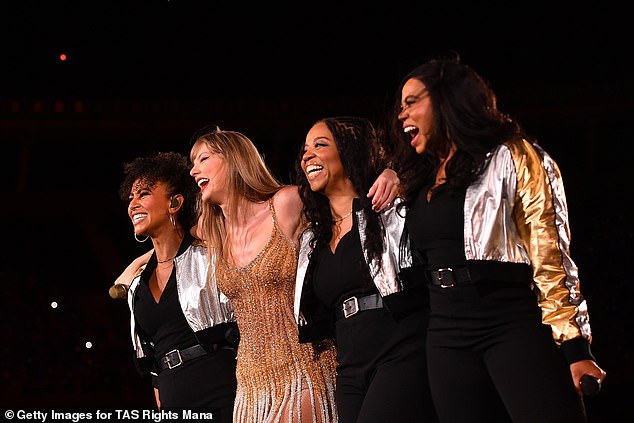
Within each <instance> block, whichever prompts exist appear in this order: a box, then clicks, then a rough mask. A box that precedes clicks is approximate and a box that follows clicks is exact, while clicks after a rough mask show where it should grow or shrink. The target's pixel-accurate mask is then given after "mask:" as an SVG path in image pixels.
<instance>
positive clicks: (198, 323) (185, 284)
mask: <svg viewBox="0 0 634 423" xmlns="http://www.w3.org/2000/svg"><path fill="white" fill-rule="evenodd" d="M213 266H215V255H214V256H213V257H212V267H211V269H212V275H211V277H210V278H209V281H208V280H207V272H208V271H209V269H210V267H209V256H208V253H207V247H205V246H204V245H198V244H192V245H190V246H189V247H187V249H185V251H184V252H183V253H182V254H180V255H178V256H177V257H176V258H175V259H174V267H175V271H176V287H177V292H178V302H179V304H180V305H181V308H182V310H183V314H184V315H185V319H186V320H187V323H188V324H189V326H190V327H191V328H192V330H193V331H194V332H199V331H201V330H203V329H207V328H210V327H212V326H216V325H219V324H221V323H228V322H235V320H236V319H235V314H234V311H233V306H232V305H231V302H230V301H229V299H228V298H227V297H226V296H225V295H224V294H223V293H222V292H220V291H219V290H218V287H217V285H216V277H215V274H214V272H213ZM144 267H145V266H143V267H142V268H141V269H139V272H138V275H136V277H135V278H134V279H133V281H132V283H131V284H130V289H129V291H128V306H129V307H130V331H131V335H132V346H133V348H134V349H135V351H136V357H137V358H143V357H145V356H146V354H145V353H144V351H143V348H142V340H141V338H140V337H139V335H138V333H137V332H136V329H135V318H134V294H135V292H136V289H137V288H138V286H139V283H140V281H141V271H142V270H143V268H144Z"/></svg>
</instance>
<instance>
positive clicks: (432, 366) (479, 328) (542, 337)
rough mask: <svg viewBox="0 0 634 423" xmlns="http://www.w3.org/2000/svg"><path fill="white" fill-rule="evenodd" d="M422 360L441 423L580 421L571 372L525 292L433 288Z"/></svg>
mask: <svg viewBox="0 0 634 423" xmlns="http://www.w3.org/2000/svg"><path fill="white" fill-rule="evenodd" d="M430 307H431V315H430V322H429V332H428V338H427V342H428V344H427V347H428V348H427V354H428V367H429V377H430V383H431V391H432V396H433V399H434V402H435V404H436V409H437V412H438V415H439V417H440V420H441V422H448V423H449V422H450V423H460V422H465V423H467V422H468V423H477V422H482V423H485V422H486V423H491V422H506V421H513V422H516V423H519V422H526V423H535V422H539V423H547V422H553V423H555V422H556V423H567V422H585V421H586V416H585V410H584V405H583V401H582V400H581V398H580V397H579V396H578V395H577V393H576V391H575V390H574V384H573V381H572V377H571V374H570V368H569V365H568V364H567V362H566V361H565V359H564V356H563V353H562V352H561V351H559V349H558V347H557V346H556V344H555V342H554V340H553V338H552V335H551V329H550V327H549V326H547V325H544V324H542V321H541V310H540V308H539V307H538V305H537V299H536V297H535V294H534V293H533V292H532V291H531V290H530V288H529V286H528V285H520V284H517V283H515V284H513V283H502V282H492V281H480V282H477V283H474V284H468V285H459V286H456V287H453V288H441V287H437V286H431V287H430Z"/></svg>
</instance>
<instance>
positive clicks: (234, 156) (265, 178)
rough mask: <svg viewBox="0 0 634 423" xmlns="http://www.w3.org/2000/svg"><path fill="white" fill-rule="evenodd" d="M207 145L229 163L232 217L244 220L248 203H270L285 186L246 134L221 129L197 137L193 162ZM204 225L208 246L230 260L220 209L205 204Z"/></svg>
mask: <svg viewBox="0 0 634 423" xmlns="http://www.w3.org/2000/svg"><path fill="white" fill-rule="evenodd" d="M203 144H204V145H206V146H207V148H208V149H209V151H211V152H212V153H214V154H221V155H222V157H223V159H224V161H225V163H226V169H227V189H228V196H227V213H228V214H229V215H230V216H236V217H239V216H241V215H242V217H244V213H245V211H246V210H244V208H241V207H240V206H241V205H244V204H245V201H247V202H253V203H261V202H263V201H267V200H268V199H269V198H271V197H272V196H273V195H274V194H275V193H276V192H277V191H279V190H280V189H281V188H282V187H283V185H282V184H281V183H280V182H279V181H278V180H277V179H276V178H275V177H274V176H273V174H272V173H271V171H270V170H269V168H268V167H267V165H266V164H265V163H264V160H263V159H262V156H261V154H260V152H259V151H258V149H257V148H256V147H255V145H254V144H253V142H252V141H251V140H250V139H249V138H248V137H247V136H245V135H244V134H242V133H240V132H237V131H225V130H222V129H220V128H219V127H214V128H213V129H211V130H209V131H206V132H202V133H200V134H197V135H196V136H195V139H194V143H193V145H192V148H191V153H190V157H191V160H192V162H193V161H194V158H195V157H196V155H197V153H198V151H199V150H200V147H201V146H202V145H203ZM200 224H201V230H202V231H203V233H204V234H205V237H207V241H208V243H209V244H210V245H211V246H212V247H213V248H214V249H215V250H216V251H217V252H218V254H221V255H222V256H223V257H226V255H225V253H226V252H228V251H227V249H226V247H225V246H226V245H227V242H229V240H228V236H227V231H226V229H225V217H224V214H223V212H222V209H221V208H220V206H219V205H217V204H212V203H210V202H208V201H203V202H202V203H201V219H200ZM210 251H211V249H210Z"/></svg>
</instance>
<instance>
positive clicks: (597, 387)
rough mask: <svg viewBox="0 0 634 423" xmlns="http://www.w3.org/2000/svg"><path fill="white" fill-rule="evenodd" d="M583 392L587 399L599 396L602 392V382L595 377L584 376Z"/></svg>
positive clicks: (581, 382) (582, 382) (582, 380)
mask: <svg viewBox="0 0 634 423" xmlns="http://www.w3.org/2000/svg"><path fill="white" fill-rule="evenodd" d="M579 383H580V385H581V392H583V395H584V396H586V397H591V396H594V395H597V394H598V393H599V391H601V382H600V381H599V379H597V378H596V377H594V376H590V375H583V377H582V378H581V381H580V382H579Z"/></svg>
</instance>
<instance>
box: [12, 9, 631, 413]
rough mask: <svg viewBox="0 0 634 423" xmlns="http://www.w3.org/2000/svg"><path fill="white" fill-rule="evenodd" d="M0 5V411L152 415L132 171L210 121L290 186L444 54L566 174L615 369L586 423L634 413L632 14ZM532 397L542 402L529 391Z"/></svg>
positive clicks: (601, 342) (576, 248)
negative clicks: (308, 147) (345, 129)
mask: <svg viewBox="0 0 634 423" xmlns="http://www.w3.org/2000/svg"><path fill="white" fill-rule="evenodd" d="M216 3H218V4H216ZM0 7H1V9H0V28H1V29H0V31H1V33H0V48H1V50H0V54H1V56H0V67H1V73H0V75H1V77H0V142H1V143H2V144H1V148H2V150H1V151H2V166H1V173H0V176H1V179H0V182H1V184H2V185H1V187H0V192H1V193H2V197H1V198H2V199H3V201H2V205H1V206H0V231H1V233H2V235H3V237H2V254H1V255H0V283H1V286H2V288H3V290H4V294H5V295H3V300H2V305H1V309H2V319H0V322H1V323H0V328H1V329H0V330H1V332H0V334H1V336H2V341H3V342H1V343H0V357H1V359H0V369H1V372H2V373H1V377H2V380H1V390H2V393H1V395H0V404H1V405H2V408H14V409H15V408H17V407H18V406H21V407H40V408H44V407H57V408H60V407H79V406H82V407H99V406H101V407H119V408H121V407H132V408H134V407H136V408H142V407H150V406H152V404H153V397H152V393H151V389H150V387H149V385H148V383H149V382H148V381H146V380H142V379H140V378H139V377H138V375H137V373H136V371H135V369H134V366H133V364H132V354H133V353H132V348H131V345H130V341H129V325H128V319H129V312H128V309H127V304H126V303H125V302H124V301H119V300H112V299H110V297H109V296H108V293H107V291H108V288H109V287H110V285H111V284H112V282H113V281H114V279H115V278H116V276H117V275H118V274H119V273H120V271H121V270H122V269H123V268H124V267H125V265H126V264H127V263H128V262H129V261H130V260H131V259H132V258H133V257H135V256H137V255H138V254H140V253H142V252H144V251H146V250H147V249H148V248H150V245H149V241H148V243H146V244H138V243H137V242H135V241H134V238H133V236H132V227H131V224H130V222H129V219H128V217H127V215H126V205H125V204H124V203H122V202H121V201H120V200H119V199H118V197H117V190H118V186H119V182H120V181H121V178H122V176H123V173H122V171H123V168H122V164H123V163H124V162H126V161H130V160H131V159H133V158H135V157H137V156H140V155H145V154H148V153H150V152H153V151H156V150H175V151H179V152H181V153H184V154H188V152H189V143H190V137H191V135H192V134H193V133H194V132H195V131H196V130H197V129H199V128H201V127H202V126H205V125H208V124H218V125H220V126H221V127H223V128H225V129H233V130H238V131H241V132H243V133H245V134H246V135H248V136H249V137H250V138H251V139H252V140H253V141H254V142H255V144H256V145H257V146H258V148H259V149H260V150H261V152H262V153H263V154H264V156H265V160H266V162H267V163H268V164H269V166H270V167H271V169H272V170H273V171H274V173H275V174H276V175H277V176H278V177H279V178H280V179H281V180H283V181H284V182H290V171H291V164H292V160H293V158H294V152H295V151H296V149H297V148H298V146H299V144H300V143H303V141H304V136H305V133H306V132H307V131H308V129H309V128H310V126H311V124H312V123H313V121H315V120H316V119H318V118H320V117H325V116H329V115H342V114H353V115H362V116H366V117H369V118H371V119H372V120H374V121H375V122H376V123H377V124H380V123H381V122H382V119H383V118H384V116H385V115H386V113H387V108H388V106H389V105H391V101H392V95H393V93H394V90H395V89H396V87H397V85H398V83H399V81H400V79H401V77H402V76H404V74H405V73H406V72H407V71H409V70H410V69H411V68H412V67H414V66H415V65H417V64H419V63H421V62H423V61H425V60H427V59H429V58H430V57H431V56H433V55H435V54H440V53H444V52H446V51H447V50H448V49H453V50H455V51H457V52H459V53H460V55H461V57H462V60H463V62H465V63H467V64H469V65H471V66H473V67H474V68H475V69H476V70H477V71H478V72H479V73H480V74H482V75H483V76H484V77H485V78H486V79H487V80H489V81H490V82H491V84H492V86H493V88H494V89H495V90H496V92H497V94H498V105H499V107H500V108H501V109H502V110H504V111H506V112H508V113H510V114H512V115H513V116H515V117H516V118H518V119H519V121H520V122H522V123H523V125H524V126H525V129H526V130H527V131H528V132H529V133H530V134H532V135H534V136H535V137H536V138H537V139H538V140H539V142H540V144H541V145H542V146H543V147H544V148H545V149H546V150H547V151H548V152H549V153H550V154H551V156H552V157H553V158H554V159H555V160H556V161H557V162H558V163H559V165H560V167H561V169H562V172H563V175H564V182H565V184H566V193H567V196H568V206H569V212H570V225H571V230H572V247H571V248H572V255H573V259H574V260H575V262H576V263H577V265H578V266H579V269H580V278H581V281H582V291H583V293H584V294H585V296H586V298H587V300H588V304H589V310H590V316H591V323H592V327H593V334H594V339H593V351H594V353H595V355H596V357H597V359H598V361H599V363H600V365H601V366H602V367H603V368H604V369H605V370H606V371H607V372H608V378H607V380H606V382H605V384H604V386H603V390H602V393H601V394H600V396H599V397H596V398H590V399H588V401H587V403H586V404H587V408H588V414H589V416H590V421H591V422H603V421H611V418H610V416H611V415H620V416H628V415H630V416H631V415H632V412H631V411H630V408H631V407H630V406H628V404H627V401H628V400H629V398H630V397H629V394H630V393H631V392H632V389H631V387H630V385H631V381H632V379H633V377H634V363H633V359H632V347H633V340H634V337H633V335H632V330H631V323H632V319H631V311H630V309H631V304H630V302H631V299H632V298H633V294H634V288H633V280H632V272H631V270H630V269H629V264H631V261H632V247H631V244H632V241H633V238H634V236H633V230H632V226H631V219H632V212H631V205H630V203H631V196H632V194H633V190H632V183H631V182H632V177H631V176H630V169H631V157H632V152H633V148H632V135H631V132H632V131H631V124H632V119H631V117H630V116H631V115H632V112H633V102H632V100H631V98H632V93H633V80H632V79H633V78H632V71H631V65H630V64H629V61H630V59H629V57H628V56H629V55H630V53H631V51H632V49H631V45H630V44H629V43H630V39H631V33H630V32H631V30H630V29H629V28H628V26H629V25H630V24H631V23H630V22H629V18H627V16H629V15H628V13H626V11H625V10H624V9H623V7H624V6H617V5H616V4H611V3H610V2H601V3H600V4H592V5H591V6H582V5H581V4H580V3H571V4H570V5H569V6H566V5H561V4H559V5H558V6H557V7H558V9H555V8H554V3H553V5H550V6H548V7H537V6H535V5H534V4H533V3H531V4H530V6H528V5H523V4H517V5H516V4H512V3H511V2H506V3H501V4H500V5H499V6H496V7H486V8H479V7H475V6H465V5H462V4H461V3H455V4H452V3H449V2H447V3H443V5H442V6H439V5H431V4H428V3H427V2H408V1H399V2H394V1H390V2H379V3H378V4H370V2H368V4H364V3H359V4H352V3H350V2H346V3H340V4H337V3H332V4H329V3H327V2H302V3H299V2H296V3H289V4H286V5H283V6H282V5H276V4H271V3H258V4H250V3H242V2H233V3H232V4H231V5H222V6H219V2H211V1H209V2H186V1H178V0H172V1H165V0H162V1H159V0H156V1H151V2H149V1H148V2H138V1H126V2H117V1H100V0H94V1H84V2H67V1H51V2H41V3H35V2H15V3H13V2H6V3H3V5H2V6H0ZM62 53H63V54H66V55H67V56H68V58H67V60H66V61H61V60H60V59H59V55H60V54H62ZM628 263H629V264H628ZM53 301H55V302H57V303H58V307H57V308H52V307H51V303H52V302H53ZM86 342H91V343H92V347H91V348H87V347H86ZM518 365H522V363H518ZM520 383H521V382H520ZM544 383H548V381H544ZM526 395H530V396H533V397H534V398H535V401H540V398H539V392H527V393H526ZM457 406H459V404H458V405H457ZM622 418H624V417H622Z"/></svg>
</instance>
